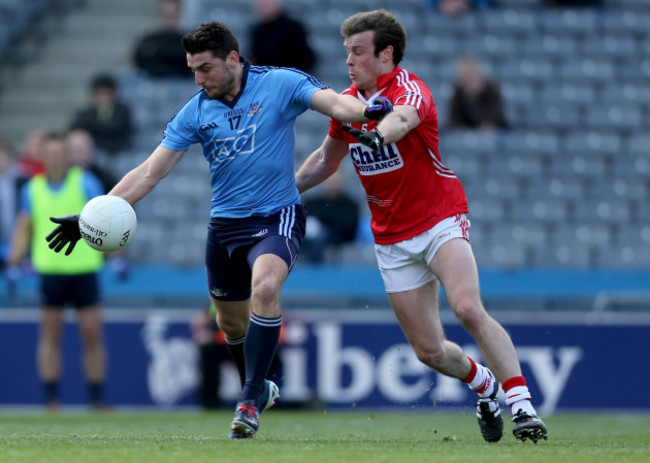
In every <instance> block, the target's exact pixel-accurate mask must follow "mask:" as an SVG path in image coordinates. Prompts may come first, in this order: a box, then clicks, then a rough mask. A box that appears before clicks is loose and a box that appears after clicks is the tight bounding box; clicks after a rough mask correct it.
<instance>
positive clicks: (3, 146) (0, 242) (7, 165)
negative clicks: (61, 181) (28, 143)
mask: <svg viewBox="0 0 650 463" xmlns="http://www.w3.org/2000/svg"><path fill="white" fill-rule="evenodd" d="M19 187H20V173H19V171H18V165H17V162H16V151H15V150H14V148H13V146H12V145H11V143H10V142H9V141H8V140H0V263H2V264H4V262H5V259H6V258H7V252H8V250H9V242H10V240H11V233H12V232H13V228H14V223H15V221H16V215H17V213H18V190H19Z"/></svg>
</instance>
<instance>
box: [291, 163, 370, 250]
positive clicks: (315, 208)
mask: <svg viewBox="0 0 650 463" xmlns="http://www.w3.org/2000/svg"><path fill="white" fill-rule="evenodd" d="M322 189H323V190H322V191H323V192H322V194H321V195H318V196H313V197H311V198H308V199H305V208H306V209H307V230H306V235H305V239H304V241H303V245H302V255H303V256H304V257H305V258H306V259H307V260H309V261H311V262H323V260H324V259H325V256H326V254H327V251H329V250H336V249H338V248H339V247H340V246H341V245H342V244H345V243H352V242H354V240H355V237H356V234H357V229H358V224H359V203H358V202H357V201H356V200H355V199H353V198H352V197H350V196H349V195H348V194H347V192H346V191H345V175H344V174H343V172H342V171H340V170H337V171H336V172H335V173H334V174H332V175H331V176H330V177H329V178H328V179H327V180H325V181H324V182H323V186H322Z"/></svg>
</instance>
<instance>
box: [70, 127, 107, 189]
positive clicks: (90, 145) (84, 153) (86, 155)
mask: <svg viewBox="0 0 650 463" xmlns="http://www.w3.org/2000/svg"><path fill="white" fill-rule="evenodd" d="M65 142H66V146H67V149H68V159H69V160H70V164H71V165H73V166H77V167H81V168H82V169H83V170H85V171H86V172H90V173H92V174H93V175H94V176H95V177H97V178H98V179H99V181H100V182H101V184H102V187H103V189H104V191H110V189H111V188H113V187H114V186H115V184H116V183H117V180H116V179H115V178H114V177H113V175H111V173H109V172H107V171H106V170H105V169H103V168H101V167H100V166H99V165H98V164H97V162H95V142H94V140H93V137H92V135H90V133H88V132H87V131H85V130H81V129H77V130H72V131H70V132H69V133H68V135H67V136H66V139H65Z"/></svg>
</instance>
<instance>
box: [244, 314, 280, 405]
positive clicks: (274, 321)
mask: <svg viewBox="0 0 650 463" xmlns="http://www.w3.org/2000/svg"><path fill="white" fill-rule="evenodd" d="M281 327H282V316H279V317H277V318H264V317H260V316H259V315H256V314H254V313H253V314H251V321H250V324H249V325H248V332H247V333H246V342H245V343H244V356H245V357H246V382H245V384H244V389H243V391H242V393H241V395H240V396H239V401H240V402H241V401H244V400H247V401H248V400H252V401H255V402H257V399H259V396H260V394H261V393H262V390H263V389H264V380H265V379H266V375H267V374H268V372H269V367H270V366H271V362H272V361H273V356H274V355H275V351H276V350H277V348H278V342H279V341H280V329H281Z"/></svg>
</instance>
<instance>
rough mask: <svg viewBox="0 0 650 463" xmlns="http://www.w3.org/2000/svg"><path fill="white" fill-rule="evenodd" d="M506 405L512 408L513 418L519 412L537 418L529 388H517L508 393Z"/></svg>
mask: <svg viewBox="0 0 650 463" xmlns="http://www.w3.org/2000/svg"><path fill="white" fill-rule="evenodd" d="M506 405H509V406H510V409H511V410H512V416H515V415H516V414H517V412H518V411H519V410H522V411H524V412H525V413H528V414H529V415H531V416H537V412H536V411H535V408H534V407H533V404H531V403H530V392H529V391H528V387H527V386H515V387H513V388H512V389H509V390H508V391H507V392H506Z"/></svg>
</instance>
